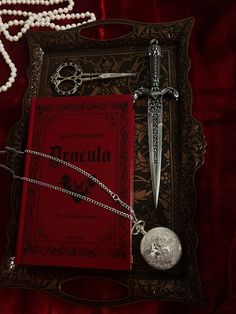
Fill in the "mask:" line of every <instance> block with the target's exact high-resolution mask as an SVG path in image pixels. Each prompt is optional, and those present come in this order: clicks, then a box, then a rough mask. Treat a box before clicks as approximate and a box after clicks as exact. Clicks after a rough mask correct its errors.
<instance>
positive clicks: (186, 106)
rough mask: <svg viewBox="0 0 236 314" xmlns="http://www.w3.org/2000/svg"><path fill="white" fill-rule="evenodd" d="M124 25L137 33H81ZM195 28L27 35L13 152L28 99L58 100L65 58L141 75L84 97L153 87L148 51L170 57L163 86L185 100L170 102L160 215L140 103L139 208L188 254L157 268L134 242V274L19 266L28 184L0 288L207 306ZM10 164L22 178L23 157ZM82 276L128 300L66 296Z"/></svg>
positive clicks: (15, 200)
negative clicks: (55, 78) (195, 113)
mask: <svg viewBox="0 0 236 314" xmlns="http://www.w3.org/2000/svg"><path fill="white" fill-rule="evenodd" d="M120 24H122V25H126V26H130V25H131V26H132V31H131V32H130V33H128V34H126V35H124V36H122V37H120V38H116V39H110V40H104V41H99V40H95V39H89V38H85V37H83V36H82V35H81V30H88V29H91V27H92V26H94V27H97V26H101V25H116V26H118V25H120ZM192 24H193V19H192V18H189V19H185V20H181V21H177V22H173V23H166V24H146V23H140V22H134V21H128V20H105V21H98V22H94V23H91V24H90V25H83V26H81V27H78V28H75V29H72V30H69V31H60V32H47V33H46V32H43V33H42V32H40V33H38V32H31V33H29V34H28V36H27V37H28V42H29V48H30V55H31V63H30V67H29V72H28V75H29V88H28V90H27V92H26V94H25V97H24V101H23V111H22V117H21V119H20V121H19V122H18V123H17V124H16V126H14V128H13V129H12V131H11V134H10V136H9V139H8V144H9V145H11V146H14V147H17V148H20V149H22V148H24V147H25V143H26V135H27V127H28V116H29V108H30V99H31V97H38V96H48V97H53V96H56V95H55V92H54V91H53V88H52V86H51V85H50V83H49V76H50V75H51V73H52V72H53V71H54V70H55V68H56V67H57V66H58V64H59V63H61V62H64V61H66V60H70V61H71V60H72V61H76V62H79V63H80V65H81V66H82V67H84V68H85V70H88V71H91V72H92V71H93V70H97V71H101V66H104V67H105V66H106V69H107V70H114V71H115V70H116V71H121V70H122V69H124V70H125V71H127V66H128V67H130V71H136V72H138V76H137V78H135V79H130V80H129V82H128V84H123V82H122V81H120V80H118V81H116V80H115V81H113V82H111V83H104V84H102V85H97V83H94V84H95V85H94V84H88V85H85V86H84V87H83V88H82V89H81V90H80V91H78V95H90V94H106V93H130V92H132V91H134V90H135V89H136V88H138V87H139V86H142V85H143V86H149V85H150V81H149V63H148V56H147V47H148V44H149V42H150V40H151V39H153V38H157V39H158V40H159V42H160V44H161V45H162V47H163V51H164V52H163V65H162V69H161V71H162V72H163V73H162V74H163V82H162V86H163V85H169V86H173V87H176V88H177V89H178V90H179V92H180V99H179V101H178V103H177V104H176V103H175V102H174V101H173V100H171V99H166V101H165V108H166V109H165V112H164V122H165V124H166V125H167V127H166V129H165V130H164V143H163V150H164V152H163V163H164V165H165V169H166V170H165V172H164V170H163V172H162V179H161V180H162V181H161V185H162V188H161V191H160V210H159V214H158V215H157V214H156V213H155V212H154V210H153V205H152V204H153V200H152V194H151V186H150V173H149V165H148V150H147V123H146V108H147V103H146V99H140V100H139V101H137V103H136V105H135V176H134V195H135V207H134V208H135V210H136V212H137V214H138V215H139V216H140V217H143V216H145V220H146V221H147V226H148V227H154V226H157V225H162V226H167V227H171V228H172V229H173V230H174V231H176V232H177V233H178V234H179V236H180V238H181V241H182V243H183V256H182V258H181V260H180V262H179V263H178V265H176V267H175V268H173V269H172V270H169V271H165V272H160V271H155V270H153V269H151V268H150V267H149V266H147V265H146V264H145V262H144V261H143V260H142V258H141V256H140V253H139V249H138V243H139V240H140V239H139V238H138V237H136V238H135V239H134V244H133V252H134V253H133V254H134V266H133V270H132V271H129V272H121V271H104V270H103V271H100V270H86V269H71V268H57V267H50V268H47V267H19V266H16V265H15V263H14V260H15V259H14V254H15V244H16V237H17V227H18V216H19V203H20V197H21V188H22V183H21V182H19V181H15V182H14V184H13V189H12V207H13V218H12V221H11V223H10V226H9V230H8V238H9V241H8V246H7V250H6V253H5V258H4V260H3V261H2V263H1V264H0V287H2V288H7V287H19V288H30V289H36V290H42V291H45V292H48V293H51V294H53V295H56V296H59V297H61V298H63V299H65V300H68V301H72V302H75V303H78V304H84V305H90V306H113V305H121V304H126V303H131V302H136V301H139V300H155V299H161V300H171V301H179V302H187V303H191V304H198V305H201V304H203V303H204V297H203V293H202V288H201V284H200V280H199V276H198V270H197V262H196V247H197V238H196V234H195V231H194V226H193V215H194V212H195V209H196V195H195V187H194V175H195V172H196V170H197V169H198V168H199V167H200V166H201V165H202V164H203V154H204V150H205V142H204V138H203V135H202V130H201V126H200V124H199V122H197V121H196V120H195V119H194V118H193V117H192V114H191V101H192V95H191V89H190V85H189V82H188V78H187V75H188V70H189V67H190V62H189V58H188V53H187V51H188V42H189V35H190V32H191V28H192ZM104 54H105V59H104ZM129 56H131V57H130V58H129ZM109 58H110V59H109ZM110 61H111V62H110ZM134 61H135V62H136V63H135V62H134ZM91 66H92V67H93V68H92V70H91ZM86 67H87V68H86ZM94 67H95V68H94ZM117 69H118V70H117ZM102 70H104V69H102ZM99 86H100V87H99ZM8 162H9V165H10V166H11V167H12V168H13V169H14V170H15V171H16V172H17V173H20V174H22V172H23V168H24V160H23V158H22V157H21V156H18V155H16V154H14V153H11V154H9V155H8ZM148 227H147V229H148ZM81 278H89V279H91V278H101V279H104V278H105V279H107V280H112V282H116V283H117V284H120V285H122V286H125V287H126V288H127V291H128V294H127V295H126V296H124V297H122V298H119V299H115V300H110V299H108V300H104V299H101V300H100V299H96V300H94V299H92V300H91V299H86V298H79V297H76V295H73V294H65V293H64V292H63V291H62V290H61V285H63V283H64V282H66V281H68V280H71V283H72V282H73V281H74V284H75V283H76V282H77V280H78V285H79V284H80V279H81Z"/></svg>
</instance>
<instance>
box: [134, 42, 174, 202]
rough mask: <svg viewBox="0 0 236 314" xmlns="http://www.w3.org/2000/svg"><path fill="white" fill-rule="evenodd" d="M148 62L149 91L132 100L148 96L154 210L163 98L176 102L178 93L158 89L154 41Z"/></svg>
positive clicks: (157, 48)
mask: <svg viewBox="0 0 236 314" xmlns="http://www.w3.org/2000/svg"><path fill="white" fill-rule="evenodd" d="M148 55H149V62H150V76H151V89H150V90H149V89H147V88H144V87H141V88H139V89H138V90H136V91H135V92H134V100H136V99H137V98H139V97H140V96H148V112H147V113H148V144H149V159H150V171H151V181H152V190H153V197H154V204H155V208H157V204H158V196H159V189H160V177H161V159H162V128H163V96H164V95H165V94H167V93H169V94H171V95H173V96H174V97H175V99H176V100H177V99H178V97H179V93H178V91H177V90H175V89H174V88H172V87H165V88H160V87H159V84H160V64H161V47H160V45H159V44H158V41H157V40H156V39H153V40H151V42H150V46H149V48H148Z"/></svg>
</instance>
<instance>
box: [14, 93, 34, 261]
mask: <svg viewBox="0 0 236 314" xmlns="http://www.w3.org/2000/svg"><path fill="white" fill-rule="evenodd" d="M35 111H36V98H32V100H31V108H30V116H29V125H28V138H27V148H28V149H31V147H32V143H33V126H34V121H35ZM30 163H31V156H30V154H26V155H25V169H24V177H27V178H28V177H30ZM29 184H30V183H28V182H26V181H23V186H22V197H21V203H20V210H19V225H18V232H17V243H16V264H22V262H23V261H22V259H23V242H24V229H25V213H26V206H27V196H28V186H29Z"/></svg>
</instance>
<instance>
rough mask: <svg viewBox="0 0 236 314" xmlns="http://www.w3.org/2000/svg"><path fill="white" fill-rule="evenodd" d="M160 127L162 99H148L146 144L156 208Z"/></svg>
mask: <svg viewBox="0 0 236 314" xmlns="http://www.w3.org/2000/svg"><path fill="white" fill-rule="evenodd" d="M162 127H163V105H162V100H161V101H160V98H159V99H155V100H153V99H151V98H149V99H148V144H149V159H150V172H151V182H152V190H153V198H154V205H155V208H157V205H158V198H159V190H160V180H161V160H162Z"/></svg>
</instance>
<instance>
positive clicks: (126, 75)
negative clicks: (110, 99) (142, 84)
mask: <svg viewBox="0 0 236 314" xmlns="http://www.w3.org/2000/svg"><path fill="white" fill-rule="evenodd" d="M130 76H136V73H102V74H100V75H99V76H98V78H100V79H107V78H117V77H130Z"/></svg>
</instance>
